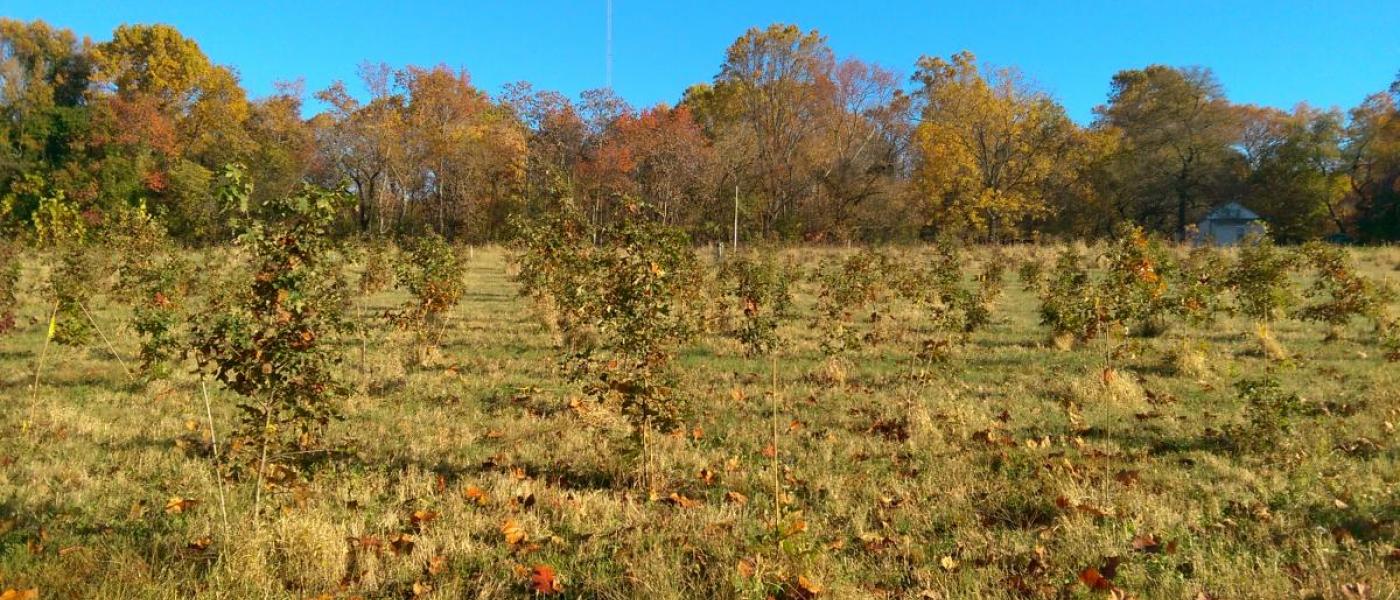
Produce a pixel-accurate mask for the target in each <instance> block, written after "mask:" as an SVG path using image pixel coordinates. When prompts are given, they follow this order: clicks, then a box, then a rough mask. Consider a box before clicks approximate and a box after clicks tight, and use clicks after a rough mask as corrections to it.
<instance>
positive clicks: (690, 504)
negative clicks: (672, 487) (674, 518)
mask: <svg viewBox="0 0 1400 600" xmlns="http://www.w3.org/2000/svg"><path fill="white" fill-rule="evenodd" d="M666 499H667V500H669V501H670V502H671V504H673V505H675V506H678V507H680V508H695V507H696V506H699V505H700V501H699V500H693V499H690V498H686V497H685V495H684V494H681V493H680V492H671V495H670V496H668V497H667V498H666Z"/></svg>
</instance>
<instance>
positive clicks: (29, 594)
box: [0, 588, 39, 600]
mask: <svg viewBox="0 0 1400 600" xmlns="http://www.w3.org/2000/svg"><path fill="white" fill-rule="evenodd" d="M0 600H39V588H29V589H27V590H16V589H8V590H5V591H4V592H0Z"/></svg>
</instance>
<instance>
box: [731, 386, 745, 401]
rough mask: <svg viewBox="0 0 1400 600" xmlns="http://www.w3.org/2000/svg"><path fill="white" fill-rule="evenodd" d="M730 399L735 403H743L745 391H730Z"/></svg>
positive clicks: (739, 389)
mask: <svg viewBox="0 0 1400 600" xmlns="http://www.w3.org/2000/svg"><path fill="white" fill-rule="evenodd" d="M729 398H730V399H731V400H733V401H735V402H743V401H744V390H743V389H742V388H734V389H731V390H729Z"/></svg>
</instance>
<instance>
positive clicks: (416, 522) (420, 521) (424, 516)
mask: <svg viewBox="0 0 1400 600" xmlns="http://www.w3.org/2000/svg"><path fill="white" fill-rule="evenodd" d="M437 517H438V514H437V513H436V512H434V511H431V510H415V511H413V514H412V515H409V517H408V520H409V522H411V523H413V527H414V528H416V529H418V530H420V531H421V530H422V529H423V526H424V525H427V524H428V523H431V522H433V521H434V520H436V519H437Z"/></svg>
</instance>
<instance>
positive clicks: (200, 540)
mask: <svg viewBox="0 0 1400 600" xmlns="http://www.w3.org/2000/svg"><path fill="white" fill-rule="evenodd" d="M213 543H214V540H213V539H211V538H210V537H209V536H207V535H206V536H203V537H197V538H195V539H193V540H190V543H189V544H187V545H186V546H185V548H187V549H189V550H191V551H194V552H203V551H205V550H208V549H209V546H210V545H212V544H213Z"/></svg>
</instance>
